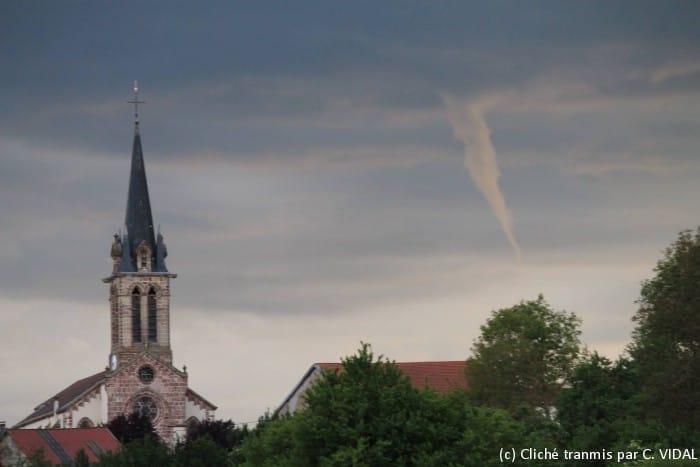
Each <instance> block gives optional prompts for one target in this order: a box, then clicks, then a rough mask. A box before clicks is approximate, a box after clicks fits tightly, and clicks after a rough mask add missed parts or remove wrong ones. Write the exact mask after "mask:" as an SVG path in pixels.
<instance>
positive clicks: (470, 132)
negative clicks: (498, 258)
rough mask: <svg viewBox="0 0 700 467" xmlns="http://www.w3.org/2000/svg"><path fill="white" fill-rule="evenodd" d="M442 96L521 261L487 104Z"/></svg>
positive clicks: (473, 171)
mask: <svg viewBox="0 0 700 467" xmlns="http://www.w3.org/2000/svg"><path fill="white" fill-rule="evenodd" d="M442 100H443V102H444V104H445V108H446V110H447V117H448V119H449V121H450V124H451V125H452V134H453V136H454V138H455V139H456V140H459V141H461V142H462V143H463V144H464V165H465V166H466V167H467V170H469V175H470V176H471V179H472V180H473V181H474V183H475V184H476V186H477V187H478V188H479V190H481V192H482V193H483V194H484V196H485V197H486V200H487V201H488V203H489V205H490V206H491V210H492V211H493V213H494V215H495V216H496V218H497V219H498V221H499V222H500V223H501V227H502V228H503V233H505V235H506V238H508V242H509V243H510V245H511V246H512V247H513V251H514V252H515V255H516V257H517V258H518V261H520V260H521V254H520V246H519V245H518V241H517V240H516V239H515V235H514V234H513V220H512V217H511V214H510V211H509V210H508V207H507V206H506V200H505V197H504V196H503V193H502V192H501V189H500V187H499V185H498V178H499V177H500V176H501V172H500V170H499V169H498V161H497V160H496V151H495V149H494V147H493V143H492V142H491V131H490V130H489V127H488V125H487V124H486V121H485V120H484V109H485V105H484V103H481V102H472V101H462V100H459V99H457V98H455V97H452V96H448V95H443V96H442Z"/></svg>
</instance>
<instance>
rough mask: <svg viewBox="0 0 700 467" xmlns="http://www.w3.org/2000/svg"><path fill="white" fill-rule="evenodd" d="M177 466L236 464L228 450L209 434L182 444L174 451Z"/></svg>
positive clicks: (222, 465)
mask: <svg viewBox="0 0 700 467" xmlns="http://www.w3.org/2000/svg"><path fill="white" fill-rule="evenodd" d="M173 461H174V462H173V465H174V466H175V467H180V466H182V467H226V466H231V465H234V464H233V462H232V461H231V460H230V458H229V454H228V451H227V450H226V448H224V447H222V446H221V445H219V444H218V443H216V442H215V441H214V440H212V438H211V437H210V436H208V435H205V436H202V437H199V438H197V439H193V440H190V441H188V442H187V443H184V444H180V445H178V446H177V447H176V448H175V451H174V452H173Z"/></svg>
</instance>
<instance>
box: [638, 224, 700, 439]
mask: <svg viewBox="0 0 700 467" xmlns="http://www.w3.org/2000/svg"><path fill="white" fill-rule="evenodd" d="M654 271H655V273H656V274H655V276H654V277H653V278H651V279H649V280H646V281H644V282H643V283H642V290H641V297H640V299H639V301H638V303H639V310H638V311H637V313H636V314H635V316H634V318H633V319H634V321H635V322H636V328H635V331H634V334H633V339H634V341H633V343H632V345H631V346H630V353H631V355H632V357H633V358H634V359H635V360H636V363H637V365H638V367H639V371H640V375H641V381H642V390H643V395H644V397H645V399H646V402H647V404H646V405H647V406H648V407H649V409H650V410H649V415H650V416H653V417H655V418H658V419H660V420H662V421H663V422H665V423H667V424H669V425H682V426H686V427H691V428H694V429H699V428H700V228H698V230H696V231H695V232H692V231H684V232H681V233H680V234H679V235H678V238H677V239H676V241H675V242H674V243H673V244H671V245H670V246H669V247H668V248H667V249H666V251H665V252H664V256H663V258H662V259H661V260H659V262H658V263H657V265H656V268H655V269H654ZM670 396H672V397H670Z"/></svg>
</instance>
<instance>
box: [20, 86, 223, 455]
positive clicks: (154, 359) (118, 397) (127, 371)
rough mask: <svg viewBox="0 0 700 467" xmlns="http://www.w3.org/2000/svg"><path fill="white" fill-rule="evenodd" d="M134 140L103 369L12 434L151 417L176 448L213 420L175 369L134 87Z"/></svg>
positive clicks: (207, 405)
mask: <svg viewBox="0 0 700 467" xmlns="http://www.w3.org/2000/svg"><path fill="white" fill-rule="evenodd" d="M129 103H131V104H133V105H134V109H135V112H134V117H135V118H134V142H133V148H132V152H131V173H130V177H129V193H128V199H127V204H126V221H125V224H126V226H125V227H126V232H125V233H122V234H115V235H114V240H113V242H112V246H111V251H110V254H111V258H112V272H111V274H110V275H109V277H106V278H105V279H103V282H105V283H106V284H108V285H109V307H110V310H109V313H110V336H111V352H110V355H109V359H108V362H109V365H108V366H107V367H106V368H105V369H104V370H103V371H100V372H98V373H95V374H93V375H90V376H88V377H86V378H82V379H79V380H78V381H76V382H75V383H73V384H71V385H70V386H68V387H67V388H65V389H63V390H62V391H60V392H58V393H57V394H56V395H54V396H53V397H51V398H49V399H47V400H46V401H45V402H43V403H41V404H39V405H38V406H36V407H35V408H34V411H33V412H32V413H31V414H29V415H28V416H27V417H26V418H24V419H23V420H22V421H20V422H19V423H17V424H16V425H15V427H14V428H76V427H93V426H97V425H100V424H106V423H108V422H109V421H110V420H112V419H113V418H115V417H117V416H119V415H122V414H123V415H129V414H130V413H132V412H139V413H141V414H142V415H145V416H147V417H149V418H150V419H151V421H152V423H153V426H154V427H155V429H156V432H157V433H158V435H159V436H160V437H161V438H162V439H163V440H166V441H169V442H174V441H176V440H177V439H178V438H182V437H183V436H184V433H185V430H186V426H187V424H188V423H191V422H193V421H195V420H211V419H213V417H214V413H215V411H216V406H215V405H213V404H212V403H211V402H209V401H207V400H206V399H205V398H204V397H202V396H200V395H199V394H197V393H196V392H194V391H193V390H192V389H190V388H189V386H188V383H187V368H186V367H184V368H182V369H179V368H177V367H175V366H174V365H173V352H172V348H171V345H170V280H171V279H174V278H176V277H177V275H176V274H173V273H171V272H170V271H168V268H167V267H166V264H165V258H166V257H167V255H168V250H167V248H166V246H165V243H164V241H163V235H161V233H160V229H158V232H157V233H156V232H155V231H154V228H153V216H152V214H151V203H150V200H149V196H148V184H147V182H146V168H145V164H144V160H143V150H142V148H141V135H140V131H139V119H138V104H140V103H143V101H139V99H138V86H137V85H136V84H135V85H134V100H133V101H129Z"/></svg>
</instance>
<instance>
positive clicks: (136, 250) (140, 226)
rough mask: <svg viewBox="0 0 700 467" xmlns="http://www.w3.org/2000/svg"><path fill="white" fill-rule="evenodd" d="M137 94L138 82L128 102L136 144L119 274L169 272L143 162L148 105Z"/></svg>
mask: <svg viewBox="0 0 700 467" xmlns="http://www.w3.org/2000/svg"><path fill="white" fill-rule="evenodd" d="M138 91H139V88H138V83H137V82H134V99H133V100H131V101H128V102H129V103H130V104H134V143H133V146H132V150H131V172H130V175H129V194H128V198H127V202H126V217H125V220H124V224H125V225H126V233H127V237H126V238H125V239H124V241H123V242H122V243H123V248H124V249H125V250H126V251H125V252H124V255H123V259H122V261H121V265H120V268H119V271H120V272H132V271H149V272H168V270H167V268H166V267H165V256H166V253H165V245H164V244H163V240H162V236H161V235H160V233H159V234H158V239H157V242H156V236H155V233H154V228H153V214H152V213H151V201H150V199H149V196H148V182H147V181H146V166H145V164H144V161H143V148H142V146H141V132H140V131H139V114H138V105H139V104H143V103H145V101H141V100H139V96H138ZM127 239H128V240H127ZM126 258H128V259H129V261H128V262H125V261H124V259H126ZM127 263H128V264H127Z"/></svg>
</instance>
